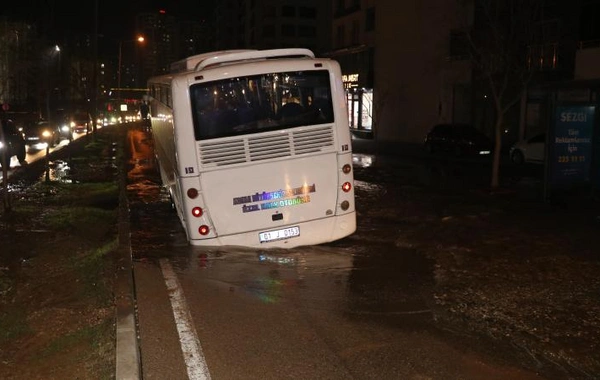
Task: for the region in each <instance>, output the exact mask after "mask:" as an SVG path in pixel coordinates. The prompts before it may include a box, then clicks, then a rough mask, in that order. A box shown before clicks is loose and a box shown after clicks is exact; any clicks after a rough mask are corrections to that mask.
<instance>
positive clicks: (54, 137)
mask: <svg viewBox="0 0 600 380" xmlns="http://www.w3.org/2000/svg"><path fill="white" fill-rule="evenodd" d="M23 135H24V137H25V144H27V145H28V146H29V147H33V148H38V149H40V148H43V145H42V144H47V145H48V146H50V147H53V146H55V145H57V144H58V143H59V142H60V137H61V135H60V130H59V126H58V124H55V123H51V122H49V121H46V120H38V121H32V122H28V123H27V124H25V126H24V128H23Z"/></svg>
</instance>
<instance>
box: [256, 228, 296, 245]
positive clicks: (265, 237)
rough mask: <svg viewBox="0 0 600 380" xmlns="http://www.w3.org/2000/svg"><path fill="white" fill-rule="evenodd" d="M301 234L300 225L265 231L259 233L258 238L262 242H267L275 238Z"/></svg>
mask: <svg viewBox="0 0 600 380" xmlns="http://www.w3.org/2000/svg"><path fill="white" fill-rule="evenodd" d="M297 236H300V227H298V226H294V227H288V228H282V229H280V230H273V231H265V232H261V233H259V234H258V240H259V241H260V242H261V243H266V242H269V241H273V240H281V239H287V238H292V237H297Z"/></svg>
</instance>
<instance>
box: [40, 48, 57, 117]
mask: <svg viewBox="0 0 600 380" xmlns="http://www.w3.org/2000/svg"><path fill="white" fill-rule="evenodd" d="M54 57H58V65H59V66H58V67H59V69H60V47H59V46H58V45H54V46H53V47H52V50H50V51H49V53H48V56H47V57H44V59H45V60H46V62H44V65H45V66H46V119H48V120H49V119H50V87H51V86H50V65H51V64H52V60H53V58H54Z"/></svg>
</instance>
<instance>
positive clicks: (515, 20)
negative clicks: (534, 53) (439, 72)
mask: <svg viewBox="0 0 600 380" xmlns="http://www.w3.org/2000/svg"><path fill="white" fill-rule="evenodd" d="M459 3H460V5H461V7H460V8H461V9H462V10H463V11H464V10H466V9H470V10H471V12H470V13H469V14H472V15H473V18H472V20H473V22H472V23H470V22H467V20H466V19H465V24H464V28H463V31H464V36H465V40H466V42H467V44H468V45H469V52H470V59H471V62H472V64H473V69H474V74H473V81H474V83H473V84H474V86H482V87H483V88H485V89H486V90H487V91H489V93H490V95H491V99H492V102H493V107H494V111H495V120H494V140H495V146H494V157H493V164H492V176H491V183H490V185H491V188H492V189H495V188H497V187H498V186H499V176H500V152H501V149H502V130H503V123H504V117H505V116H506V114H507V113H508V111H509V110H510V109H511V108H512V107H513V106H515V105H516V104H517V103H519V102H520V100H521V96H522V94H523V92H524V91H525V90H526V88H527V85H528V83H529V81H530V79H531V73H532V71H531V70H530V66H529V64H528V48H529V47H530V46H531V44H532V43H535V40H534V37H535V32H536V30H537V28H538V23H537V22H538V21H539V19H540V16H541V4H542V3H543V1H541V0H459ZM462 14H465V15H466V14H467V13H466V12H465V13H462Z"/></svg>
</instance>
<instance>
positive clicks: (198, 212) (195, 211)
mask: <svg viewBox="0 0 600 380" xmlns="http://www.w3.org/2000/svg"><path fill="white" fill-rule="evenodd" d="M202 214H204V211H203V210H202V207H194V208H193V209H192V215H194V216H195V217H196V218H199V217H201V216H202Z"/></svg>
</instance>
